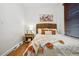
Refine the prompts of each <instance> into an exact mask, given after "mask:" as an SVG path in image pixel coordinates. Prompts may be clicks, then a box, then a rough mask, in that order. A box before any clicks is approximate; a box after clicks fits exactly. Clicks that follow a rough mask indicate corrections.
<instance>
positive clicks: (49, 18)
mask: <svg viewBox="0 0 79 59" xmlns="http://www.w3.org/2000/svg"><path fill="white" fill-rule="evenodd" d="M46 21H53V15H52V14H41V15H40V22H46Z"/></svg>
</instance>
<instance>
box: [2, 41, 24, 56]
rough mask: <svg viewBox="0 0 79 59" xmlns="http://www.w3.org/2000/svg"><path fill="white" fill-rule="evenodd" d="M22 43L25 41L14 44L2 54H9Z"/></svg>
mask: <svg viewBox="0 0 79 59" xmlns="http://www.w3.org/2000/svg"><path fill="white" fill-rule="evenodd" d="M21 44H23V41H21V42H19V43H18V44H16V45H15V46H13V47H12V48H11V49H9V50H7V51H6V52H5V53H3V54H2V55H1V56H7V55H8V54H9V53H10V52H11V51H13V50H15V49H16V48H18V47H19V46H20V45H21Z"/></svg>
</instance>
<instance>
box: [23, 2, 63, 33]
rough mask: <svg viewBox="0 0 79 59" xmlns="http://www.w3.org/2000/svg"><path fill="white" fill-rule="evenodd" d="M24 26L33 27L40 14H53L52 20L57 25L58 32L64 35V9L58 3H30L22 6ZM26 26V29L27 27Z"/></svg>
mask: <svg viewBox="0 0 79 59" xmlns="http://www.w3.org/2000/svg"><path fill="white" fill-rule="evenodd" d="M24 11H25V22H26V25H27V26H28V25H34V26H35V24H36V23H38V22H39V16H40V14H53V16H54V17H53V20H54V22H56V23H57V28H58V32H59V33H62V34H64V7H63V5H62V4H58V3H56V4H55V3H43V4H42V3H37V4H34V3H30V4H24ZM27 26H26V27H27Z"/></svg>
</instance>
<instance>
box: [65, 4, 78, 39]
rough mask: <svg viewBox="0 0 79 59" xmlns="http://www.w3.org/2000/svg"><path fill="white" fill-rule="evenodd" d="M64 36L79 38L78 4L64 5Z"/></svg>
mask: <svg viewBox="0 0 79 59" xmlns="http://www.w3.org/2000/svg"><path fill="white" fill-rule="evenodd" d="M64 19H65V21H64V23H65V24H64V25H65V35H68V36H72V37H77V38H79V3H64Z"/></svg>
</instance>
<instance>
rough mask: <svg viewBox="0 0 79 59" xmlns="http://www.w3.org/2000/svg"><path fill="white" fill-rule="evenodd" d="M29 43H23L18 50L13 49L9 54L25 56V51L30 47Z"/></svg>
mask: <svg viewBox="0 0 79 59" xmlns="http://www.w3.org/2000/svg"><path fill="white" fill-rule="evenodd" d="M28 45H29V43H23V44H22V45H21V46H19V47H18V48H17V49H16V50H13V51H11V52H10V53H9V54H8V55H7V56H23V53H24V51H25V50H26V48H27V47H28Z"/></svg>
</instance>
